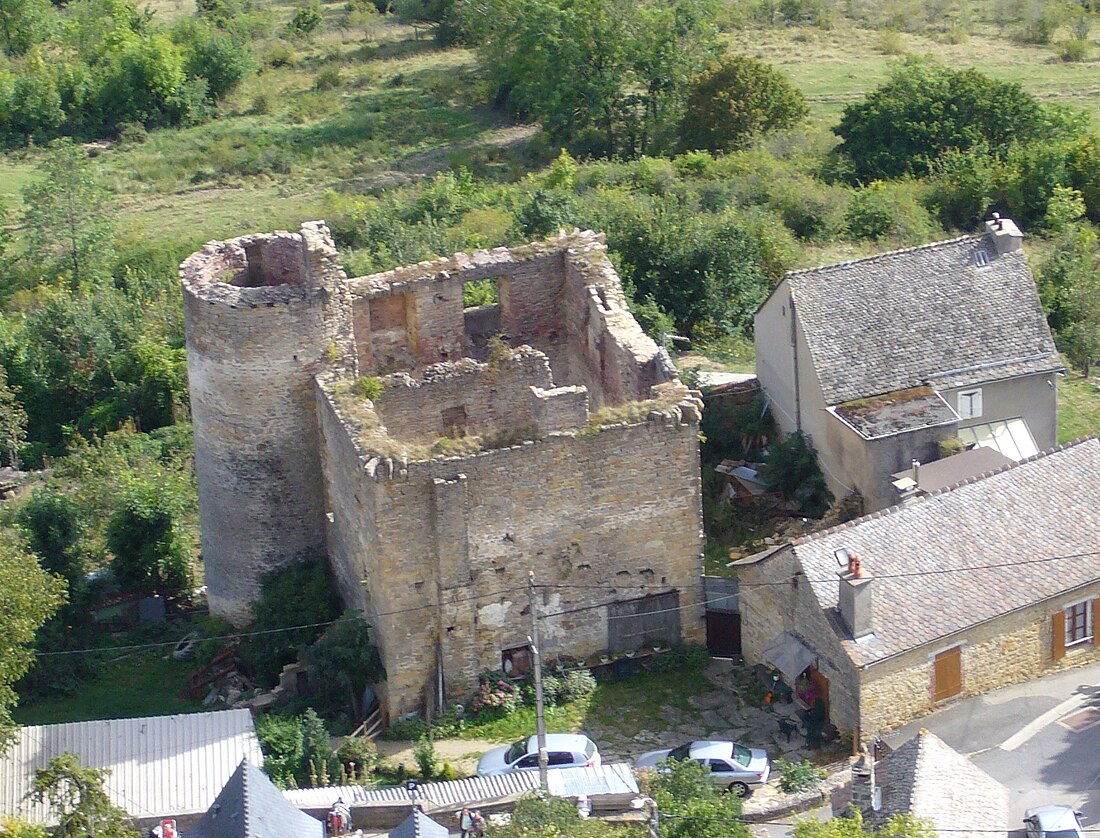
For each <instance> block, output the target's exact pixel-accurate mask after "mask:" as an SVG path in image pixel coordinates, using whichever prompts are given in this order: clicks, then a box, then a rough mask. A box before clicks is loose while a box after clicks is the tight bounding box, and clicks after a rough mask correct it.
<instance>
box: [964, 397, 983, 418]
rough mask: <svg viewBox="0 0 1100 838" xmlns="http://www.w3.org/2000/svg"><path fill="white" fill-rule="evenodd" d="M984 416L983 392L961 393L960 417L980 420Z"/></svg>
mask: <svg viewBox="0 0 1100 838" xmlns="http://www.w3.org/2000/svg"><path fill="white" fill-rule="evenodd" d="M981 415H982V391H981V390H966V391H964V392H962V393H959V416H961V417H962V418H963V419H978V418H980V417H981Z"/></svg>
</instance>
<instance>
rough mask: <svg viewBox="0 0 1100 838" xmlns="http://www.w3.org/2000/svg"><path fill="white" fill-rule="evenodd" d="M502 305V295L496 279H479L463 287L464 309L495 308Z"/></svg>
mask: <svg viewBox="0 0 1100 838" xmlns="http://www.w3.org/2000/svg"><path fill="white" fill-rule="evenodd" d="M499 303H500V293H499V292H498V291H497V280H496V277H490V278H489V279H479V280H476V281H474V282H467V283H466V284H465V285H463V286H462V307H463V308H480V307H481V306H495V305H497V304H499Z"/></svg>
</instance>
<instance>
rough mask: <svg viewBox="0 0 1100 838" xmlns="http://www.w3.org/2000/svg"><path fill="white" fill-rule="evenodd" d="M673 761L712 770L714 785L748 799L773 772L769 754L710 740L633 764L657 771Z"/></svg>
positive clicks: (651, 753) (652, 753) (657, 753)
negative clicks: (694, 762)
mask: <svg viewBox="0 0 1100 838" xmlns="http://www.w3.org/2000/svg"><path fill="white" fill-rule="evenodd" d="M673 759H674V760H685V759H693V760H695V761H696V762H697V763H699V764H700V765H702V766H703V767H704V768H706V769H707V770H708V771H710V776H711V779H712V780H714V782H715V784H717V785H720V786H722V787H723V788H725V789H726V790H728V791H730V792H732V793H733V794H736V795H737V796H738V797H745V796H746V795H747V794H748V793H749V792H750V791H751V790H752V788H753V787H754V786H760V785H763V784H764V783H766V782H768V777H770V776H771V771H772V767H771V762H770V760H769V759H768V753H767V751H765V750H763V749H761V748H746V747H745V746H744V745H740V744H738V743H737V742H725V741H721V740H710V739H708V740H700V741H697V742H687V743H685V744H683V745H681V746H680V747H678V748H672V749H671V750H664V751H649V752H648V753H645V754H642V755H641V756H640V757H638V759H636V760H635V761H634V767H635V768H639V769H652V768H658V767H659V766H660V764H661V763H662V762H666V761H668V760H673Z"/></svg>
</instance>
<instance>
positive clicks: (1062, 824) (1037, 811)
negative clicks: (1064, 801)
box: [1024, 806, 1082, 838]
mask: <svg viewBox="0 0 1100 838" xmlns="http://www.w3.org/2000/svg"><path fill="white" fill-rule="evenodd" d="M1024 827H1026V829H1027V838H1082V836H1081V813H1080V812H1075V811H1074V810H1073V809H1072V808H1071V807H1069V806H1036V807H1035V808H1034V809H1028V810H1027V811H1026V812H1024Z"/></svg>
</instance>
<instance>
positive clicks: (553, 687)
mask: <svg viewBox="0 0 1100 838" xmlns="http://www.w3.org/2000/svg"><path fill="white" fill-rule="evenodd" d="M564 696H565V681H564V680H563V679H561V678H558V677H556V676H554V675H547V676H545V677H543V679H542V699H543V701H545V702H546V703H547V704H564V703H565V702H566V700H567V699H566V698H565V697H564Z"/></svg>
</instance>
